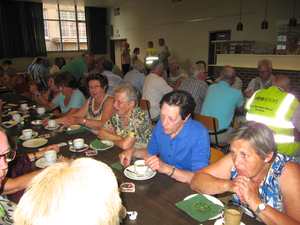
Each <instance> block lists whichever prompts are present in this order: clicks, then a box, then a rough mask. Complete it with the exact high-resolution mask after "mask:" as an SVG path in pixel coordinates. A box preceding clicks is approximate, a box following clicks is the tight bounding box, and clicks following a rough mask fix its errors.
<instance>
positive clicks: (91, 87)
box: [89, 85, 101, 90]
mask: <svg viewBox="0 0 300 225" xmlns="http://www.w3.org/2000/svg"><path fill="white" fill-rule="evenodd" d="M99 88H101V86H98V85H96V86H94V87H93V86H89V89H90V90H92V89H99Z"/></svg>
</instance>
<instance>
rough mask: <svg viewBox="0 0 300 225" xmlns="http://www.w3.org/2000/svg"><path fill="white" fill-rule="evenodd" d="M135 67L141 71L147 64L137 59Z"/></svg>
mask: <svg viewBox="0 0 300 225" xmlns="http://www.w3.org/2000/svg"><path fill="white" fill-rule="evenodd" d="M133 68H134V69H137V70H138V71H141V70H143V69H144V68H145V65H144V63H143V62H141V61H140V60H135V62H134V63H133Z"/></svg>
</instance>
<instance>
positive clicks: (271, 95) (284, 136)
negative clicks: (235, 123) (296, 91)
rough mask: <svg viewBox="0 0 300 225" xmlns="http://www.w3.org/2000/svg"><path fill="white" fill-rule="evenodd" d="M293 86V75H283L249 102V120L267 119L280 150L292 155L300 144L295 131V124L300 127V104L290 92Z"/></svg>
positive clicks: (247, 117) (265, 121)
mask: <svg viewBox="0 0 300 225" xmlns="http://www.w3.org/2000/svg"><path fill="white" fill-rule="evenodd" d="M291 87H292V82H291V79H290V78H289V77H288V76H285V75H280V76H278V77H276V79H275V81H274V83H273V86H271V87H269V88H268V89H261V90H259V91H257V92H255V93H254V95H253V96H252V97H251V98H250V99H249V101H248V102H247V103H246V105H245V108H246V110H247V111H248V113H247V115H246V120H253V121H256V122H261V123H264V124H265V125H267V126H268V127H269V128H270V129H272V130H273V131H274V132H275V142H276V144H277V148H278V151H280V152H282V153H285V154H288V155H294V154H295V153H296V152H297V151H298V150H299V147H300V144H299V142H296V141H294V135H293V131H294V128H295V127H296V129H297V130H298V131H300V105H299V102H298V100H297V98H296V97H295V96H294V95H292V94H289V93H288V92H289V91H290V90H291ZM297 154H298V153H296V155H294V156H297ZM299 156H300V155H299Z"/></svg>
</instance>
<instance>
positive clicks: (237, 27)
mask: <svg viewBox="0 0 300 225" xmlns="http://www.w3.org/2000/svg"><path fill="white" fill-rule="evenodd" d="M241 18H242V0H241V8H240V22H239V23H238V25H236V30H237V31H242V30H243V24H242V23H241Z"/></svg>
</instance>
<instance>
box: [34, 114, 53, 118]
mask: <svg viewBox="0 0 300 225" xmlns="http://www.w3.org/2000/svg"><path fill="white" fill-rule="evenodd" d="M35 116H36V117H37V118H39V119H47V118H51V117H52V116H54V115H53V114H52V113H45V114H42V115H35Z"/></svg>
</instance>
